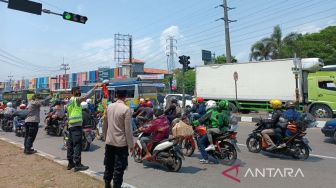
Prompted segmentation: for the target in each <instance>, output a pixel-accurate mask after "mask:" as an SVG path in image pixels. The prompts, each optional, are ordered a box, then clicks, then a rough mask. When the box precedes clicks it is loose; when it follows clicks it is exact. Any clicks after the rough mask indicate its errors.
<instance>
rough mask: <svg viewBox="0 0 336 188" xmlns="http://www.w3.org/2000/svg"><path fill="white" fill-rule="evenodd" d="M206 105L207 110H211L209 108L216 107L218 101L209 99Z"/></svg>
mask: <svg viewBox="0 0 336 188" xmlns="http://www.w3.org/2000/svg"><path fill="white" fill-rule="evenodd" d="M205 106H206V110H209V109H212V108H216V106H217V104H216V101H212V100H210V101H208V102H206V103H205Z"/></svg>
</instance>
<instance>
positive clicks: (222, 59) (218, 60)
mask: <svg viewBox="0 0 336 188" xmlns="http://www.w3.org/2000/svg"><path fill="white" fill-rule="evenodd" d="M236 62H237V59H236V57H235V56H231V63H236ZM224 63H226V56H225V55H220V56H217V57H216V58H215V60H214V64H224Z"/></svg>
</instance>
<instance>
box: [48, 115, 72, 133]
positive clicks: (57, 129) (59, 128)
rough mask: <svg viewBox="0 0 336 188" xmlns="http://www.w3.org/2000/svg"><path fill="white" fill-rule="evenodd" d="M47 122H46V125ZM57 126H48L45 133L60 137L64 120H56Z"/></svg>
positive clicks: (52, 124) (54, 124)
mask: <svg viewBox="0 0 336 188" xmlns="http://www.w3.org/2000/svg"><path fill="white" fill-rule="evenodd" d="M48 121H50V119H49V120H47V123H48ZM56 121H57V124H58V125H57V124H56V123H51V124H50V125H48V126H47V127H46V129H45V130H46V133H47V134H48V135H55V136H62V133H63V130H64V126H65V122H66V121H67V120H66V118H65V117H64V118H58V119H57V120H56Z"/></svg>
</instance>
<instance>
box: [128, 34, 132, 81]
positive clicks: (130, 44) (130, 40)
mask: <svg viewBox="0 0 336 188" xmlns="http://www.w3.org/2000/svg"><path fill="white" fill-rule="evenodd" d="M132 60H133V50H132V37H129V64H130V73H129V74H130V78H132V77H133V70H132V69H133V64H132Z"/></svg>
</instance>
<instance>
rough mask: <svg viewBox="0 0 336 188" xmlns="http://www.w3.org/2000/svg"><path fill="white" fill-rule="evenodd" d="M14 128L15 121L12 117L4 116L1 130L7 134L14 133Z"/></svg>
mask: <svg viewBox="0 0 336 188" xmlns="http://www.w3.org/2000/svg"><path fill="white" fill-rule="evenodd" d="M13 127H14V120H13V116H12V115H7V114H4V118H3V119H2V121H1V129H2V130H3V131H5V132H12V131H13Z"/></svg>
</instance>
